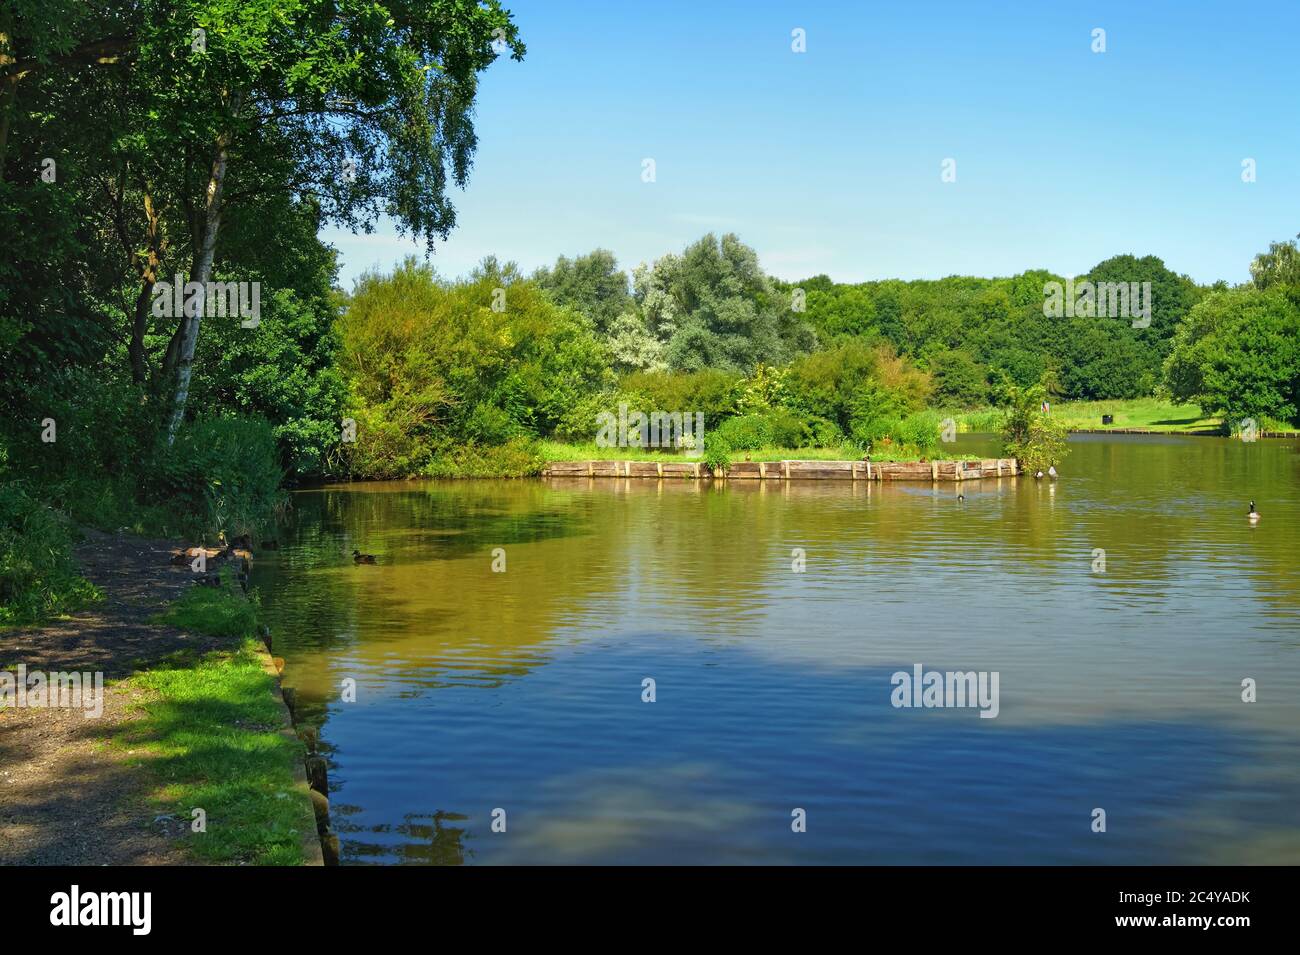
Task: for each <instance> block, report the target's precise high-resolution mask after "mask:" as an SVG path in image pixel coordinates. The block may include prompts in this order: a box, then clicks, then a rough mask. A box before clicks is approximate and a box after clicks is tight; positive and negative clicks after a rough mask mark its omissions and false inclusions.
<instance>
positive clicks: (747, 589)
mask: <svg viewBox="0 0 1300 955" xmlns="http://www.w3.org/2000/svg"><path fill="white" fill-rule="evenodd" d="M1071 447H1072V453H1071V455H1070V457H1069V458H1068V460H1067V461H1066V463H1065V465H1064V467H1063V468H1062V469H1061V470H1062V475H1061V479H1060V480H1059V481H1057V482H1055V483H1050V482H1046V481H1043V482H1039V481H1035V480H1033V479H1032V478H1027V477H1021V478H1017V479H1012V478H1006V479H1001V480H996V479H994V480H983V481H971V482H964V483H963V484H961V485H955V484H940V485H931V484H929V483H925V484H905V483H898V484H892V485H888V486H881V485H879V484H871V485H868V484H867V483H865V482H856V483H854V482H842V481H826V482H790V483H783V482H778V481H771V482H757V481H747V482H740V481H731V482H708V481H705V482H695V481H687V480H674V481H668V480H665V481H662V482H659V481H654V480H636V479H633V480H616V479H595V480H588V479H568V480H559V479H557V480H544V479H535V480H522V481H465V482H402V483H370V484H354V485H347V486H334V487H327V488H321V489H314V490H310V491H303V492H300V493H298V494H296V495H295V498H294V510H293V515H292V523H291V525H290V526H289V527H288V528H286V529H285V530H284V531H283V533H282V536H281V547H280V549H279V550H278V551H267V552H265V553H262V554H259V556H258V562H257V565H256V567H255V571H254V583H255V585H256V586H257V587H258V588H259V589H260V592H261V596H262V601H263V606H264V610H265V613H266V616H267V617H268V622H269V623H270V625H271V627H272V630H273V632H274V634H275V639H276V644H275V646H276V653H277V654H278V655H281V656H283V657H285V658H286V660H287V668H286V672H285V683H286V685H289V686H293V687H295V688H296V691H297V695H298V698H299V701H300V703H299V711H300V716H301V717H302V718H305V719H306V720H307V721H308V722H310V723H313V724H315V725H318V726H319V727H320V736H321V740H322V747H323V749H324V750H325V751H326V753H327V756H328V759H329V765H330V782H331V794H330V799H331V811H332V818H333V822H334V827H335V829H336V830H337V831H338V832H339V835H340V839H341V843H342V850H343V860H344V862H345V864H346V863H360V864H367V863H369V864H399V863H401V864H492V863H497V864H500V863H524V864H532V863H613V864H620V863H652V864H657V863H665V864H669V863H671V864H679V863H709V864H729V863H741V864H744V863H832V864H839V863H863V864H924V863H939V864H975V863H980V864H1009V863H1036V864H1093V863H1117V864H1126V863H1151V864H1182V863H1292V864H1294V863H1296V862H1300V533H1298V529H1300V449H1298V448H1297V445H1296V443H1295V442H1294V441H1282V440H1270V441H1259V442H1256V443H1253V444H1247V443H1243V442H1240V441H1231V440H1228V439H1226V438H1225V439H1220V438H1205V437H1176V436H1170V437H1163V436H1123V437H1120V436H1106V435H1077V436H1075V437H1074V438H1073V439H1072V441H1071ZM958 450H959V451H962V452H968V451H969V452H972V453H980V454H989V453H992V452H993V451H994V450H995V449H994V447H993V445H992V442H991V440H990V439H988V438H986V437H981V436H965V435H964V436H962V438H961V440H960V442H959V445H958ZM959 488H960V491H961V492H962V493H963V494H964V495H965V501H964V502H959V501H958V500H957V493H958V489H959ZM1251 500H1254V501H1255V502H1256V505H1257V507H1258V510H1259V511H1260V513H1261V514H1262V520H1260V521H1259V523H1258V524H1254V525H1252V524H1251V523H1249V522H1248V521H1247V519H1246V513H1247V510H1248V503H1249V502H1250V501H1251ZM354 548H359V549H360V550H361V551H363V552H370V553H374V554H376V555H378V562H377V563H376V564H374V565H357V564H354V563H353V560H352V558H351V556H350V555H351V553H352V551H353V549H354ZM1103 551H1104V553H1102V552H1103ZM494 563H495V565H496V567H497V569H496V570H494ZM503 565H504V570H501V569H500V568H501V567H502V566H503ZM918 665H919V666H921V667H923V668H924V671H926V672H928V671H940V672H941V673H942V672H947V671H956V672H975V673H978V674H983V675H985V676H987V675H990V674H997V688H998V700H997V707H996V716H990V714H991V713H992V710H991V709H989V708H987V707H986V708H985V715H981V711H980V709H978V708H975V707H972V706H964V707H963V706H933V707H927V706H919V707H904V706H895V705H894V702H895V701H896V700H895V697H894V694H895V683H896V680H895V678H894V674H896V673H899V672H903V673H906V674H908V675H911V674H913V673H914V672H915V670H914V668H915V667H917V666H918ZM349 681H355V684H354V685H355V688H356V690H355V701H350V702H348V701H345V700H344V693H343V691H342V688H343V687H344V686H345V685H348V686H350V685H353V684H352V683H351V682H349ZM647 681H653V683H649V682H647ZM1243 681H1254V683H1253V695H1254V702H1246V701H1244V700H1243V695H1246V696H1250V695H1251V693H1250V692H1248V690H1247V689H1243ZM1247 686H1248V687H1249V686H1250V684H1248V685H1247ZM651 696H653V701H652V702H650V701H648V699H649V698H650V697H651ZM918 699H919V697H918ZM949 702H951V699H949ZM1098 809H1101V810H1104V814H1105V815H1104V822H1105V831H1104V832H1100V831H1094V830H1095V829H1096V828H1098V826H1099V822H1097V821H1095V820H1099V819H1100V818H1101V817H1100V816H1098V814H1097V813H1096V810H1098ZM497 810H502V811H503V812H497ZM799 810H802V813H800V812H799ZM494 819H495V820H497V824H496V825H495V826H494ZM502 828H504V831H498V830H500V829H502ZM797 829H803V830H804V831H795V830H797Z"/></svg>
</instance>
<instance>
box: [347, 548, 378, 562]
mask: <svg viewBox="0 0 1300 955" xmlns="http://www.w3.org/2000/svg"><path fill="white" fill-rule="evenodd" d="M374 562H375V555H374V554H363V553H361V551H359V550H355V549H354V550H353V551H352V563H354V564H373V563H374Z"/></svg>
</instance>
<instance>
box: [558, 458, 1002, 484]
mask: <svg viewBox="0 0 1300 955" xmlns="http://www.w3.org/2000/svg"><path fill="white" fill-rule="evenodd" d="M1018 473H1019V466H1018V465H1017V463H1016V459H1015V458H985V459H983V460H979V461H879V462H876V461H733V462H732V464H731V466H730V467H729V468H728V469H727V471H726V473H725V474H721V475H715V474H714V473H713V472H712V471H710V470H709V468H708V466H707V465H705V464H703V463H701V462H699V461H556V462H554V463H552V464H550V465H548V466H547V467H546V468H544V469H543V470H542V477H617V478H702V477H725V478H727V479H728V480H733V481H744V480H756V481H763V480H768V481H969V480H972V479H975V478H987V477H1014V476H1015V475H1016V474H1018Z"/></svg>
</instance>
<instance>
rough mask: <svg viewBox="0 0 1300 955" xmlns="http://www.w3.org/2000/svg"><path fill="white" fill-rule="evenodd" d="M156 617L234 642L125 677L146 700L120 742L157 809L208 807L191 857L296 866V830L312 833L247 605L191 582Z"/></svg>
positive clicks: (293, 754) (294, 750)
mask: <svg viewBox="0 0 1300 955" xmlns="http://www.w3.org/2000/svg"><path fill="white" fill-rule="evenodd" d="M162 619H165V620H167V621H169V622H172V623H174V624H175V625H177V626H183V627H185V628H187V629H191V630H196V631H199V632H202V633H207V634H210V635H212V636H221V637H236V638H237V641H236V642H235V644H234V646H232V647H231V648H229V649H225V650H218V651H213V652H210V653H207V654H204V655H199V654H197V653H194V652H187V653H181V654H177V655H174V656H172V657H169V658H168V659H167V660H165V661H163V662H162V663H160V664H156V665H154V666H153V667H151V668H150V669H148V670H146V671H144V672H142V673H137V674H135V675H133V676H131V677H129V678H128V679H127V680H125V681H123V682H124V684H125V685H127V686H128V687H132V688H138V689H140V690H142V691H144V693H143V695H144V697H145V699H144V701H143V702H141V703H140V704H139V706H140V709H141V710H142V719H141V720H140V721H138V722H135V723H133V724H132V725H131V729H130V731H129V733H128V734H126V735H124V737H122V738H121V739H119V741H118V745H121V746H129V747H130V748H131V749H133V750H135V751H136V752H137V753H140V752H143V753H144V754H145V755H147V757H148V758H146V759H143V760H142V761H141V762H142V765H143V766H144V767H146V769H147V771H148V772H150V773H152V774H154V776H155V777H156V780H157V789H156V791H155V793H154V795H153V797H152V798H153V803H154V808H155V810H156V811H158V812H160V813H165V814H168V815H171V816H173V817H174V818H175V819H177V820H181V821H185V822H186V823H188V822H189V821H190V820H191V818H192V810H194V809H195V808H201V809H203V810H204V811H205V812H206V814H207V832H205V833H194V832H190V833H189V834H188V835H187V836H186V837H185V841H184V845H185V846H186V848H187V849H188V850H189V851H190V852H191V853H193V855H194V856H195V857H196V858H197V859H199V860H201V861H203V862H207V863H225V864H235V863H250V864H254V865H301V864H302V862H303V854H302V838H303V835H304V834H305V833H306V832H309V831H312V830H314V820H313V819H312V816H311V812H310V809H308V808H307V807H306V805H305V803H304V801H303V797H302V795H301V794H300V793H299V792H297V791H295V786H294V775H293V774H294V761H295V760H300V759H301V758H302V747H301V744H299V743H298V742H297V741H296V740H292V739H288V738H286V737H285V736H284V735H283V734H281V733H280V729H281V726H282V722H281V720H282V710H281V708H280V704H279V702H278V701H277V700H276V699H275V697H274V696H273V695H272V680H271V677H270V676H269V675H268V674H267V673H266V672H265V671H264V670H263V668H262V664H261V660H260V657H259V644H258V643H257V642H256V640H254V639H253V638H252V634H253V631H254V628H255V626H256V613H255V610H254V608H253V607H252V605H250V604H249V602H248V601H246V600H245V599H244V598H243V597H242V596H241V595H239V594H236V593H233V592H231V591H230V590H228V589H225V588H222V589H218V588H208V587H195V588H193V589H192V590H190V591H188V592H187V593H186V594H185V596H183V597H182V598H181V599H180V600H178V601H177V602H176V603H175V604H174V605H173V606H172V607H171V608H169V610H168V611H167V613H166V614H164V615H163V618H162ZM308 827H311V828H310V829H309V828H308Z"/></svg>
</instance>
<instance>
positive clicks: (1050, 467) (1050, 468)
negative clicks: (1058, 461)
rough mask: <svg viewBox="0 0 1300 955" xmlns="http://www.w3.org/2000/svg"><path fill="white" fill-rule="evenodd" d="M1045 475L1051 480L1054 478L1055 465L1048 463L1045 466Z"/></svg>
mask: <svg viewBox="0 0 1300 955" xmlns="http://www.w3.org/2000/svg"><path fill="white" fill-rule="evenodd" d="M1047 476H1048V477H1049V478H1051V479H1052V480H1053V481H1055V480H1056V465H1054V464H1049V465H1048V466H1047Z"/></svg>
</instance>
